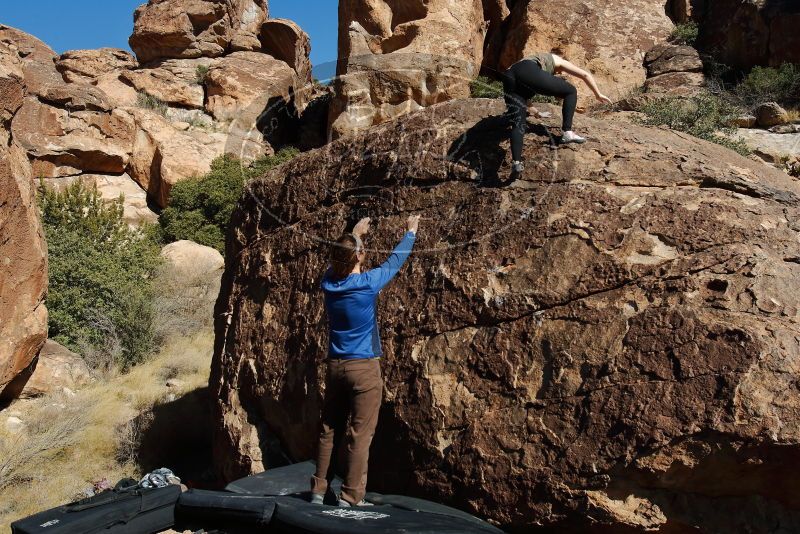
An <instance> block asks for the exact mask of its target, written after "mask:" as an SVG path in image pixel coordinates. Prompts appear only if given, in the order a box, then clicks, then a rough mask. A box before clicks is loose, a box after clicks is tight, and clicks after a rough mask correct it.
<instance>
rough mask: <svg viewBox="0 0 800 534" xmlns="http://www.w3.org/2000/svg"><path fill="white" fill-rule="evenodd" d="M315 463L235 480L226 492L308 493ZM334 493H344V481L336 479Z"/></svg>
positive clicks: (270, 470) (288, 466)
mask: <svg viewBox="0 0 800 534" xmlns="http://www.w3.org/2000/svg"><path fill="white" fill-rule="evenodd" d="M316 470H317V466H316V465H314V462H302V463H299V464H293V465H287V466H286V467H276V468H275V469H269V470H267V471H265V472H263V473H259V474H257V475H253V476H249V477H245V478H240V479H239V480H234V481H233V482H231V483H230V484H228V485H227V486H226V487H225V491H230V492H233V493H240V494H243V495H262V496H280V495H299V494H304V493H308V492H309V491H310V489H311V477H312V475H313V474H314V472H316ZM331 490H332V491H333V492H334V493H339V492H341V491H342V480H341V479H339V478H336V479H335V480H334V481H333V482H332V483H331Z"/></svg>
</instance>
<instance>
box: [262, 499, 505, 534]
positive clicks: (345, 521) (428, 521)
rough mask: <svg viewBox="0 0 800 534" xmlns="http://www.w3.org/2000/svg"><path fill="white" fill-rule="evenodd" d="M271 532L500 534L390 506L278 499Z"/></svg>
mask: <svg viewBox="0 0 800 534" xmlns="http://www.w3.org/2000/svg"><path fill="white" fill-rule="evenodd" d="M275 500H276V501H277V504H276V507H275V512H274V514H273V518H272V523H270V530H272V529H274V531H275V532H283V533H305V534H311V533H314V534H317V533H320V534H322V533H325V534H400V533H402V534H497V533H500V532H502V531H500V530H498V529H497V528H495V527H493V526H492V525H489V524H488V523H485V522H483V521H481V520H479V519H477V518H473V517H470V518H468V519H465V518H462V517H458V516H449V515H442V514H438V513H428V512H413V511H411V510H404V509H401V508H395V507H394V506H390V505H376V506H361V507H354V508H337V507H334V506H320V505H314V504H310V503H308V502H305V501H304V500H302V499H299V498H297V497H276V498H275Z"/></svg>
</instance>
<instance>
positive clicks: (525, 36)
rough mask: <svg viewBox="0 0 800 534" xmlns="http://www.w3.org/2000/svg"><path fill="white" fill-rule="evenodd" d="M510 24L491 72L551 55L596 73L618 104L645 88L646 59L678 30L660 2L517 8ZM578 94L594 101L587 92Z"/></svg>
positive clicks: (577, 1)
mask: <svg viewBox="0 0 800 534" xmlns="http://www.w3.org/2000/svg"><path fill="white" fill-rule="evenodd" d="M505 24H506V28H507V29H506V30H505V37H504V39H503V46H502V48H501V49H500V51H499V57H498V58H497V59H496V60H495V62H494V63H491V64H489V65H488V66H491V67H492V68H494V69H495V70H497V71H503V70H505V69H507V68H508V67H509V66H511V65H512V64H513V63H515V62H516V61H519V60H520V59H522V58H523V57H526V56H529V55H533V54H535V53H538V52H551V51H552V52H555V53H557V54H558V55H560V56H562V57H564V58H566V59H568V60H570V61H572V62H574V63H575V64H577V65H579V66H582V67H584V68H587V69H589V70H591V72H592V73H593V74H594V75H595V77H596V78H597V82H598V84H599V86H600V88H601V90H602V91H603V92H604V93H605V94H607V95H609V96H610V97H611V98H612V99H615V100H616V99H618V98H620V97H623V96H625V95H626V94H627V93H628V92H629V91H630V90H631V89H632V88H634V87H639V86H641V85H642V83H644V81H645V74H646V73H645V69H644V68H643V67H642V63H643V59H644V55H645V53H646V52H647V51H648V50H650V49H651V48H653V46H654V45H656V44H658V43H661V42H663V41H664V40H666V38H667V36H669V34H670V31H671V30H672V27H673V25H672V22H671V21H670V19H669V17H667V15H666V13H665V11H664V2H663V1H655V0H633V1H631V0H610V1H603V2H593V1H592V2H588V3H587V2H586V1H584V0H567V1H563V2H516V3H515V4H514V7H513V9H512V11H511V15H510V17H509V19H508V20H507V22H506V23H505ZM579 85H583V84H581V83H578V84H576V87H577V86H579ZM578 90H579V91H580V93H581V94H582V95H583V96H587V97H588V96H590V93H589V92H588V91H587V90H586V88H585V87H578Z"/></svg>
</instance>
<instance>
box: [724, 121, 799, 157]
mask: <svg viewBox="0 0 800 534" xmlns="http://www.w3.org/2000/svg"><path fill="white" fill-rule="evenodd" d="M735 136H736V137H738V138H740V139H742V140H743V141H744V142H745V144H746V145H747V146H748V148H750V150H752V151H753V152H754V153H755V154H756V155H757V156H759V157H760V158H762V159H763V160H764V161H767V162H769V163H780V161H781V160H783V159H786V158H792V157H795V156H800V133H790V134H776V133H772V132H769V131H765V130H758V129H747V130H746V129H742V130H737V131H736V133H735Z"/></svg>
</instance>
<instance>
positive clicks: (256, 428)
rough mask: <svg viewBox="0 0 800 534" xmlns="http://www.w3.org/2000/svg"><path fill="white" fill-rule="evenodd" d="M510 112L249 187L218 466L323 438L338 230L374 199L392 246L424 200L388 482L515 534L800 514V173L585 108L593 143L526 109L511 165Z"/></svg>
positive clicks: (388, 310) (412, 122)
mask: <svg viewBox="0 0 800 534" xmlns="http://www.w3.org/2000/svg"><path fill="white" fill-rule="evenodd" d="M551 111H555V110H554V109H551ZM501 112H502V104H501V103H500V101H496V100H495V101H490V100H479V99H474V100H461V101H455V102H451V103H446V104H440V105H437V106H433V107H430V108H428V109H426V110H425V111H423V112H419V113H417V114H414V115H412V116H410V117H408V118H406V119H402V120H399V121H395V122H392V123H389V124H386V125H383V126H380V127H377V128H374V129H372V130H370V132H368V133H366V134H363V135H360V136H357V137H355V138H351V139H348V140H346V141H344V140H343V141H338V142H334V143H333V144H331V145H329V146H328V147H326V148H325V149H321V150H318V151H315V152H311V153H309V154H307V155H305V156H301V157H299V158H297V159H296V160H295V161H293V162H291V163H289V164H287V165H285V166H283V167H281V168H278V169H277V170H276V171H274V172H272V173H270V174H268V175H267V176H266V177H264V178H263V179H261V180H258V181H256V182H254V183H252V184H251V185H250V187H249V188H248V190H247V193H246V195H245V197H244V198H243V199H242V201H241V204H240V206H239V209H238V211H237V212H236V214H235V215H234V218H233V221H232V224H233V228H232V230H231V232H230V235H229V238H230V239H229V246H228V250H227V258H228V259H229V265H228V267H227V270H226V273H225V275H224V278H223V286H222V290H221V293H220V297H219V300H218V302H217V310H216V312H217V317H218V318H220V319H218V322H217V327H216V328H217V340H216V351H215V356H214V361H213V364H212V378H211V387H212V389H213V391H214V395H213V397H214V398H215V399H217V406H216V413H215V419H216V435H215V455H216V459H217V462H218V466H219V467H220V469H221V471H222V473H223V474H224V475H225V477H227V478H232V477H236V476H240V475H244V474H247V473H250V472H253V471H259V470H261V469H263V468H268V467H269V465H268V463H267V462H266V461H265V460H264V458H265V456H264V454H263V453H262V450H266V449H267V448H268V444H269V443H273V444H274V443H275V442H276V441H279V442H280V444H281V446H282V447H284V449H285V450H286V452H288V453H289V454H290V455H291V456H292V457H293V458H295V459H297V460H301V459H306V458H309V457H310V456H311V455H312V450H313V446H314V443H315V437H316V430H317V420H318V415H319V409H320V403H321V396H322V387H321V385H322V381H323V373H322V371H323V358H324V356H325V352H326V337H327V334H326V326H325V324H326V323H325V316H324V310H323V303H322V299H321V298H319V294H318V286H319V282H320V277H321V275H322V273H323V271H324V269H325V265H326V257H327V252H326V250H327V248H326V242H327V240H330V239H333V238H335V237H337V236H338V235H339V234H340V233H341V232H342V231H344V230H345V228H346V227H347V225H348V224H352V222H353V221H354V219H355V218H357V217H360V216H365V215H369V216H372V217H373V218H374V220H375V221H377V222H378V224H377V228H376V229H375V230H374V232H373V235H371V236H370V238H369V241H368V246H369V248H370V249H371V253H370V255H371V257H370V260H369V261H370V262H371V263H377V262H378V261H381V259H382V258H383V257H384V256H385V255H386V254H387V251H388V250H390V249H391V247H392V246H393V245H394V243H395V241H396V240H397V239H399V237H400V235H401V233H402V229H401V227H402V224H403V220H404V218H405V217H406V216H407V214H409V213H420V214H422V215H423V217H424V219H423V223H422V226H421V232H420V238H419V239H418V250H417V252H416V253H415V255H414V257H413V259H412V260H411V263H410V266H409V267H407V268H406V269H404V270H403V272H402V273H401V275H400V277H399V279H398V280H397V281H396V282H395V283H393V285H392V286H390V287H389V288H388V289H387V290H386V291H385V292H384V294H383V296H382V298H381V301H380V302H381V309H380V317H381V319H382V321H381V327H382V328H381V337H382V339H383V343H384V350H385V353H386V354H385V360H384V363H383V366H384V373H385V376H386V388H385V403H384V408H383V410H382V412H381V422H380V424H379V428H378V435H377V437H376V441H375V444H374V447H373V456H372V461H371V465H370V485H371V487H372V488H373V489H375V490H376V491H382V492H389V493H392V492H402V493H412V494H416V495H422V496H428V497H434V498H437V499H445V500H447V501H448V502H450V503H452V504H454V505H456V506H459V507H462V508H465V509H468V510H469V511H471V512H473V513H477V514H479V515H481V516H484V517H488V518H490V519H492V520H494V521H496V522H497V523H499V524H500V525H503V526H504V527H507V528H510V529H512V530H514V531H528V529H531V528H533V527H535V526H547V527H561V528H573V529H575V531H581V532H586V531H587V530H584V529H588V528H590V527H592V528H596V529H598V530H597V531H601V530H600V529H601V527H605V528H606V529H607V530H602V531H603V532H628V531H632V532H633V531H635V532H640V531H645V530H647V531H655V530H659V531H662V532H689V531H694V530H692V529H693V528H694V527H698V528H700V529H701V530H702V531H704V532H737V531H743V530H744V529H745V526H746V525H750V526H751V527H752V528H754V529H755V531H766V530H769V528H770V527H768V526H767V525H768V524H771V523H770V522H774V521H779V522H780V523H781V525H794V527H792V528H795V527H797V526H798V525H800V503H798V502H797V500H796V499H794V497H792V496H793V495H795V493H796V492H795V491H794V490H790V489H789V488H795V487H796V484H797V482H796V476H795V474H794V473H793V471H792V470H786V469H782V468H781V467H779V466H788V465H793V464H794V463H795V462H797V461H798V459H800V411H798V408H800V405H799V404H798V396H797V395H796V394H794V393H793V392H795V393H796V390H797V387H798V383H797V366H798V361H800V345H798V341H797V339H798V335H799V334H800V316H799V315H798V309H800V301H798V299H797V294H798V292H797V287H796V285H797V279H798V275H800V267H799V262H798V257H800V241H799V239H800V237H799V236H800V234H798V231H800V227H798V225H797V222H796V221H797V219H798V215H800V186H798V185H797V183H796V181H793V180H792V179H791V178H789V177H788V176H786V175H785V174H783V173H780V172H778V171H774V170H770V169H768V168H765V167H764V166H762V165H761V164H758V163H754V162H752V161H750V160H748V159H745V158H742V157H740V156H738V155H736V154H735V153H733V152H731V151H729V150H727V149H724V148H722V147H719V146H717V145H712V144H709V143H706V142H703V141H699V140H697V139H695V138H692V137H689V136H686V135H683V134H678V133H673V132H670V131H666V130H660V129H651V128H643V127H639V126H635V125H631V124H629V123H627V122H621V121H596V120H591V119H582V120H581V127H582V128H585V129H586V131H587V132H588V134H589V138H590V139H591V141H590V142H589V143H588V144H586V145H584V146H582V147H580V148H577V149H574V148H564V149H555V148H553V147H552V146H551V137H550V135H549V132H550V130H549V129H548V128H545V127H539V128H535V129H534V132H533V134H532V135H529V136H528V137H527V138H526V149H525V159H526V160H527V161H528V162H530V163H531V164H530V168H529V169H528V170H526V172H525V173H524V175H523V176H521V177H520V179H518V180H516V181H513V182H510V183H509V181H508V180H507V179H508V178H509V169H508V165H509V163H508V158H507V151H508V147H507V141H506V135H507V134H506V130H505V126H504V124H503V122H502V120H501V119H500V118H499V117H498V115H500V113H501ZM554 125H555V122H553V123H552V124H550V125H549V126H550V127H552V126H554ZM363 154H370V157H369V158H364V157H362V155H363ZM498 180H499V181H500V184H499V186H498V184H497V181H498ZM762 528H763V529H764V530H762ZM787 528H788V527H787ZM789 529H790V530H791V528H789Z"/></svg>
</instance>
